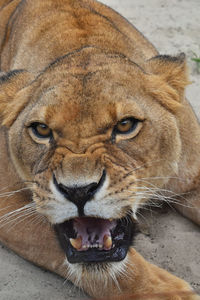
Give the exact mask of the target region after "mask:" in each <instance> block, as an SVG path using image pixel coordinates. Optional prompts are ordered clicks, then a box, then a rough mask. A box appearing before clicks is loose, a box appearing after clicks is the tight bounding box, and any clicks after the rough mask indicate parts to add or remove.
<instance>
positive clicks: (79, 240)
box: [69, 236, 82, 250]
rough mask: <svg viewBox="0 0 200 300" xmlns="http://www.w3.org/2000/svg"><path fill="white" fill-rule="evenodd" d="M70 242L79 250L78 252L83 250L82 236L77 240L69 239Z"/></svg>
mask: <svg viewBox="0 0 200 300" xmlns="http://www.w3.org/2000/svg"><path fill="white" fill-rule="evenodd" d="M69 241H70V243H71V245H72V246H73V247H74V248H75V249H77V250H79V249H81V246H82V237H81V236H79V237H78V238H76V239H69Z"/></svg>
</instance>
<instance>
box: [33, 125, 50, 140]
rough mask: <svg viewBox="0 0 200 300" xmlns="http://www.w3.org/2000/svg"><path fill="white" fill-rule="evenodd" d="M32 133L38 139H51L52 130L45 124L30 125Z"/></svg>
mask: <svg viewBox="0 0 200 300" xmlns="http://www.w3.org/2000/svg"><path fill="white" fill-rule="evenodd" d="M30 128H31V129H32V131H33V133H34V134H35V135H36V136H37V137H39V138H43V139H44V138H50V137H52V130H51V129H50V128H49V127H48V126H47V125H45V124H42V123H32V124H31V125H30Z"/></svg>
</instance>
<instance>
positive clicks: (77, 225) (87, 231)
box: [74, 218, 117, 251]
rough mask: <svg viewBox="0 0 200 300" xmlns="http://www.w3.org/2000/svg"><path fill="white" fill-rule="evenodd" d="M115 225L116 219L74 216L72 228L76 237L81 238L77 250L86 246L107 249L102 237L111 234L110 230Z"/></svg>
mask: <svg viewBox="0 0 200 300" xmlns="http://www.w3.org/2000/svg"><path fill="white" fill-rule="evenodd" d="M116 225H117V223H116V221H109V220H105V219H96V218H75V219H74V229H75V231H76V232H77V237H81V238H82V247H81V248H80V249H79V251H83V250H87V249H88V248H92V247H91V246H93V247H95V246H96V247H97V248H99V249H104V250H108V248H106V247H105V246H104V237H105V236H106V235H107V236H111V232H110V231H111V230H112V229H113V228H115V227H116Z"/></svg>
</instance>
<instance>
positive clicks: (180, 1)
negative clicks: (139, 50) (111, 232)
mask: <svg viewBox="0 0 200 300" xmlns="http://www.w3.org/2000/svg"><path fill="white" fill-rule="evenodd" d="M103 2H104V3H105V4H107V5H109V6H111V7H113V8H114V9H116V10H117V11H118V12H120V13H121V14H122V15H124V16H125V17H126V18H128V19H129V20H130V22H132V23H133V24H134V25H135V26H136V27H137V28H138V29H139V30H140V31H141V32H142V33H143V34H144V35H145V36H146V37H147V38H148V39H149V40H150V41H151V42H152V43H153V44H154V45H155V46H156V47H157V49H158V50H159V51H160V53H161V54H172V55H174V54H177V53H180V52H185V53H186V55H187V58H188V64H189V66H190V73H191V80H192V82H193V83H192V84H191V86H189V87H188V89H187V96H188V99H189V100H190V101H191V103H192V106H193V107H194V109H195V111H196V113H197V115H198V116H199V117H200V99H199V98H200V96H199V95H200V74H198V70H197V66H196V64H195V63H194V62H192V61H191V58H192V57H194V56H195V54H197V55H198V56H200V38H199V36H200V22H199V14H200V1H199V0H170V1H166V0H123V1H121V0H104V1H103ZM199 72H200V71H199ZM143 220H144V224H146V225H147V227H148V235H145V234H142V233H140V234H138V236H137V238H136V241H135V248H136V249H137V250H138V251H139V252H140V253H141V254H142V255H143V256H144V257H145V258H146V259H148V260H149V261H151V262H154V263H155V264H157V265H159V266H161V267H163V268H165V269H167V270H169V271H170V272H172V273H174V274H176V275H178V276H180V277H182V278H183V279H185V280H187V281H188V282H190V283H191V285H192V286H193V287H194V289H195V290H196V291H197V292H198V293H200V229H199V228H198V227H197V226H196V225H194V224H192V223H191V222H190V221H189V220H187V219H185V218H183V217H182V216H180V215H179V214H177V213H176V212H175V211H174V210H172V209H170V208H169V209H164V210H157V211H153V212H149V213H148V215H143ZM80 298H81V299H83V298H87V297H86V296H84V294H83V293H82V292H80V291H79V290H77V289H76V288H75V287H74V286H73V285H72V284H70V283H68V282H64V280H63V279H62V278H59V277H58V276H56V275H54V274H51V273H49V272H46V271H44V270H41V269H39V268H37V267H35V266H33V265H32V264H31V263H29V262H26V261H24V260H23V259H22V258H20V257H18V256H17V255H15V254H14V253H12V252H11V251H10V250H8V249H6V248H5V247H3V246H1V245H0V299H1V300H11V299H12V300H14V299H19V300H27V299H31V300H32V299H41V300H53V299H59V300H64V299H80Z"/></svg>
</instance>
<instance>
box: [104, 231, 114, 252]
mask: <svg viewBox="0 0 200 300" xmlns="http://www.w3.org/2000/svg"><path fill="white" fill-rule="evenodd" d="M103 244H104V247H105V248H106V249H110V248H111V246H112V238H111V236H109V235H107V234H106V235H104V238H103Z"/></svg>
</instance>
